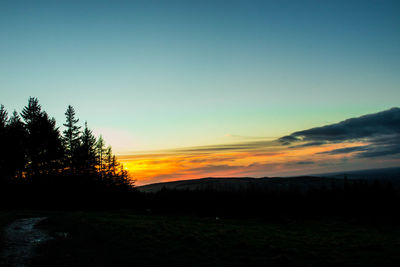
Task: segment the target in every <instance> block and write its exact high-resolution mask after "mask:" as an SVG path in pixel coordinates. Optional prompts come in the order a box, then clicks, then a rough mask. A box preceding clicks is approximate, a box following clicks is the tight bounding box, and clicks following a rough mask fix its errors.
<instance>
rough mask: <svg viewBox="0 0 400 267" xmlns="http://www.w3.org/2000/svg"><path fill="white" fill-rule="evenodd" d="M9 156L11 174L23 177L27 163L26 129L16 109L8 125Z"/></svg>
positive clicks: (15, 176)
mask: <svg viewBox="0 0 400 267" xmlns="http://www.w3.org/2000/svg"><path fill="white" fill-rule="evenodd" d="M7 130H8V131H7V136H8V138H7V142H8V147H9V149H8V157H9V170H10V176H11V177H14V178H22V177H23V175H24V169H25V164H26V157H25V145H26V142H25V141H26V137H27V134H26V130H25V127H24V124H23V123H22V121H21V118H20V117H19V115H18V113H17V111H14V112H13V114H12V116H11V118H10V120H9V122H8V127H7Z"/></svg>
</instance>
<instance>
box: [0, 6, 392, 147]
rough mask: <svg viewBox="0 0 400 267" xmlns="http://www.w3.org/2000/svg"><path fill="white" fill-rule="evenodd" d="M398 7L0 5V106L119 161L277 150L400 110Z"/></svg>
mask: <svg viewBox="0 0 400 267" xmlns="http://www.w3.org/2000/svg"><path fill="white" fill-rule="evenodd" d="M399 11H400V4H399V2H398V1H1V2H0V90H1V91H0V102H1V103H3V104H4V105H5V106H6V107H7V108H8V109H9V110H12V109H17V110H21V108H22V107H23V106H24V105H25V104H26V102H27V99H28V97H29V96H36V97H38V98H39V100H40V102H41V104H42V105H43V107H44V109H45V110H47V111H48V113H49V114H51V115H53V116H55V118H56V119H57V121H58V123H59V125H61V123H62V122H63V120H64V112H65V109H66V106H67V105H69V104H71V105H73V106H74V107H75V109H76V111H77V114H78V116H79V117H80V118H81V121H84V120H87V121H88V123H89V125H90V126H91V127H92V128H94V129H95V131H96V132H97V133H103V135H104V136H105V139H106V141H108V142H109V143H110V144H111V145H113V146H114V149H115V150H116V151H117V152H121V153H122V152H127V151H138V150H161V149H166V148H177V147H186V146H196V145H208V144H216V143H229V142H232V138H233V139H234V141H238V138H239V139H240V137H243V138H247V137H265V138H277V137H280V136H283V135H287V134H290V133H292V132H294V131H297V130H303V129H306V128H311V127H315V126H322V125H326V124H330V123H334V122H338V121H341V120H343V119H346V118H349V117H355V116H360V115H363V114H367V113H373V112H378V111H381V110H384V109H388V108H390V107H394V106H398V103H399V99H400V88H399V85H400V53H399V52H400V16H399V15H398V14H399Z"/></svg>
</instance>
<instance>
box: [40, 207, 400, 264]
mask: <svg viewBox="0 0 400 267" xmlns="http://www.w3.org/2000/svg"><path fill="white" fill-rule="evenodd" d="M41 227H43V228H45V229H48V230H49V231H50V232H51V233H52V235H54V236H55V237H56V239H55V240H53V241H51V242H50V243H48V244H47V245H44V246H42V247H41V248H40V253H39V256H38V257H37V258H36V259H35V261H34V264H35V265H36V266H43V265H53V266H91V265H95V266H162V265H168V266H338V265H342V266H399V265H400V253H399V252H400V228H399V227H396V226H393V225H391V226H388V225H380V226H376V225H375V226H372V225H360V224H355V223H350V222H343V221H302V222H290V223H270V222H269V223H267V222H262V221H256V220H224V219H222V220H215V219H211V218H195V217H171V216H169V217H167V216H144V215H136V214H132V213H129V212H105V213H84V212H75V213H58V214H53V215H51V216H50V217H49V220H47V221H45V222H44V223H43V224H42V225H41ZM64 232H65V233H68V235H67V237H65V235H64V234H62V233H64Z"/></svg>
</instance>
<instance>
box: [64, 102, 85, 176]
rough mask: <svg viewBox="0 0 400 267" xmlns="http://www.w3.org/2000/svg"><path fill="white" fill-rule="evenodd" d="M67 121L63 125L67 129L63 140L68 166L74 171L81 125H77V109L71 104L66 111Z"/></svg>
mask: <svg viewBox="0 0 400 267" xmlns="http://www.w3.org/2000/svg"><path fill="white" fill-rule="evenodd" d="M65 116H66V123H64V124H63V125H64V126H65V127H66V129H65V130H64V131H63V134H64V135H63V141H64V148H65V153H66V165H67V166H66V167H67V168H68V169H70V170H71V171H72V172H75V169H76V164H77V162H76V159H77V155H76V154H77V149H78V147H79V146H80V141H81V139H80V137H79V135H80V128H81V127H80V126H77V123H78V121H79V119H75V110H74V108H73V107H72V106H71V105H69V106H68V108H67V111H66V112H65Z"/></svg>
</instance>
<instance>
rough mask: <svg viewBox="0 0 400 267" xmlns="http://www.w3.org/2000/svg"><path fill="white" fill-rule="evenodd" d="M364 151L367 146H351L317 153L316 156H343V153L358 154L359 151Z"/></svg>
mask: <svg viewBox="0 0 400 267" xmlns="http://www.w3.org/2000/svg"><path fill="white" fill-rule="evenodd" d="M366 150H368V146H352V147H345V148H339V149H334V150H330V151H324V152H319V153H317V154H330V155H336V154H345V153H351V152H359V151H366Z"/></svg>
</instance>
